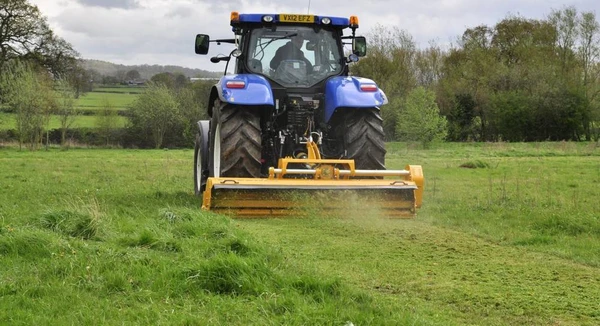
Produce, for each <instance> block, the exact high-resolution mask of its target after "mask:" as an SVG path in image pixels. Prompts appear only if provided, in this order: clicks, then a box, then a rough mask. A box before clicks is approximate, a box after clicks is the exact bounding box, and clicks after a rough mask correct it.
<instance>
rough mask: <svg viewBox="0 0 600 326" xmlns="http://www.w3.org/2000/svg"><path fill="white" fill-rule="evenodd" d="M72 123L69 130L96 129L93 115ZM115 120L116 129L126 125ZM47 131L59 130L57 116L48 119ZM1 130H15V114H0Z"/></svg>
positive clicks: (122, 119) (124, 119)
mask: <svg viewBox="0 0 600 326" xmlns="http://www.w3.org/2000/svg"><path fill="white" fill-rule="evenodd" d="M74 119H75V120H74V122H73V124H72V125H71V127H69V128H70V129H74V128H96V127H97V124H98V123H97V119H98V118H97V117H96V116H93V115H79V116H76V117H75V118H74ZM115 119H116V120H117V127H123V126H125V124H126V123H127V118H126V117H122V116H117V117H116V118H115ZM48 128H49V129H58V128H60V120H59V116H56V115H53V116H51V117H50V123H49V125H48ZM3 129H15V114H14V113H0V130H3Z"/></svg>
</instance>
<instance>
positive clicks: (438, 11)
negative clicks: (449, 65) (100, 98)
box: [30, 0, 600, 71]
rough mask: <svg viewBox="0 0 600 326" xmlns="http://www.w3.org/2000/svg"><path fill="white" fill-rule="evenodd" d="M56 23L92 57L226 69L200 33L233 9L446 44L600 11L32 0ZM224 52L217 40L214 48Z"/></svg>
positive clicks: (582, 0) (429, 4)
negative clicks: (200, 50)
mask: <svg viewBox="0 0 600 326" xmlns="http://www.w3.org/2000/svg"><path fill="white" fill-rule="evenodd" d="M30 2H32V3H33V4H35V5H37V6H38V7H39V8H40V10H41V12H42V13H43V15H44V16H46V17H47V18H48V22H49V24H50V26H51V28H52V29H53V30H54V31H55V32H56V33H57V34H58V35H59V36H61V37H62V38H64V39H65V40H67V41H68V42H70V43H71V44H72V45H73V46H74V47H75V49H76V50H77V51H78V52H79V53H80V54H81V56H82V57H83V58H85V59H98V60H104V61H109V62H113V63H120V64H126V65H133V64H160V65H179V66H184V67H189V68H200V69H205V70H211V71H221V70H222V69H223V68H222V65H223V63H220V64H213V63H211V62H210V61H209V56H198V55H195V54H194V49H193V45H194V37H195V35H196V34H197V33H205V34H209V35H210V36H211V38H213V39H214V38H229V37H231V36H232V33H231V28H230V27H229V14H230V12H231V11H239V12H240V13H306V12H308V11H309V4H310V13H311V14H317V15H331V16H341V17H349V16H350V15H357V16H358V18H359V21H360V28H359V32H360V34H362V35H364V34H368V32H369V31H370V30H371V28H372V27H373V26H375V25H377V24H381V25H384V26H398V27H399V28H401V29H403V30H405V31H407V32H408V33H409V34H411V35H412V36H413V38H414V39H415V41H416V42H417V44H419V45H421V46H426V45H427V44H428V42H429V41H430V40H435V41H436V42H437V43H438V44H441V45H447V44H449V43H450V42H451V41H453V40H455V39H456V38H457V37H458V36H460V35H461V34H462V33H463V32H464V31H465V29H466V28H469V27H474V26H478V25H481V24H485V25H488V26H493V25H494V24H496V23H497V22H499V21H500V20H501V19H503V18H505V17H506V16H507V15H508V14H513V15H520V16H523V17H526V18H534V19H543V18H545V17H546V16H547V15H548V14H549V13H550V12H551V10H552V9H561V8H563V7H565V6H570V5H572V6H575V7H576V8H577V10H578V11H593V12H595V13H596V14H597V15H600V1H599V0H420V1H415V0H363V1H359V0H337V1H330V0H328V1H319V0H279V1H275V0H256V1H250V0H30ZM221 52H222V53H225V52H227V51H225V48H224V47H221V48H220V47H219V46H217V45H216V44H214V43H213V44H211V52H210V53H209V55H216V54H218V53H221Z"/></svg>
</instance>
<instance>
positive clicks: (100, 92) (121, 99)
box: [75, 87, 142, 110]
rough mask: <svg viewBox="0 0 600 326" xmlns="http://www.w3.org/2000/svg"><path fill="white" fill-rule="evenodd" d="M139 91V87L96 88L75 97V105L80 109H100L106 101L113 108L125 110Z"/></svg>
mask: <svg viewBox="0 0 600 326" xmlns="http://www.w3.org/2000/svg"><path fill="white" fill-rule="evenodd" d="M141 92H142V90H141V89H140V88H139V87H111V88H97V89H94V91H93V92H89V93H86V94H84V95H82V96H81V97H80V98H79V99H77V100H76V101H75V106H76V107H77V108H79V109H81V110H101V109H103V108H104V105H105V103H106V101H108V103H110V105H111V107H112V108H113V109H115V110H117V109H118V110H126V109H127V108H128V107H129V106H130V105H131V104H132V103H133V102H134V101H135V100H136V99H137V97H138V95H139V94H140V93H141Z"/></svg>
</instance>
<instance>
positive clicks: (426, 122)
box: [396, 87, 447, 147]
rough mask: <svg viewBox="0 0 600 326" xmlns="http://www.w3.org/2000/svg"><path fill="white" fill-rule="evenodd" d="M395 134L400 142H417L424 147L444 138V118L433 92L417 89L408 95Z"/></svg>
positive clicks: (399, 115) (421, 88) (445, 129)
mask: <svg viewBox="0 0 600 326" xmlns="http://www.w3.org/2000/svg"><path fill="white" fill-rule="evenodd" d="M396 134H397V135H398V136H399V139H400V140H406V141H418V142H421V143H422V144H423V145H424V146H425V147H426V146H428V145H429V144H430V143H431V142H433V141H439V140H443V139H444V137H446V134H447V122H446V118H444V117H443V116H441V115H440V110H439V108H438V106H437V104H436V103H435V93H434V92H432V91H429V90H427V89H425V88H423V87H417V88H415V89H414V90H412V91H411V92H410V93H409V94H408V96H407V98H406V101H405V103H404V106H403V108H402V110H400V113H399V114H398V123H397V124H396Z"/></svg>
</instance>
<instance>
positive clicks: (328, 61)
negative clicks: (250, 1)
mask: <svg viewBox="0 0 600 326" xmlns="http://www.w3.org/2000/svg"><path fill="white" fill-rule="evenodd" d="M231 26H232V27H233V31H234V34H235V38H233V39H221V40H214V41H210V38H209V36H208V35H204V34H199V35H198V36H197V38H196V53H198V54H206V53H207V52H208V44H209V42H217V43H232V44H235V47H236V48H235V49H234V50H233V51H232V52H231V53H230V55H229V56H220V57H214V58H212V59H211V60H212V61H213V62H219V61H229V60H230V59H231V58H232V57H234V58H236V63H235V73H236V74H257V75H262V76H264V77H265V78H267V79H268V80H269V81H270V82H271V84H272V86H273V87H274V88H297V87H298V88H313V87H315V86H318V85H320V84H322V83H323V82H324V81H325V80H327V79H328V78H329V77H333V76H347V75H348V66H347V65H348V63H349V62H354V61H358V57H359V56H364V55H365V52H366V41H365V38H364V37H357V36H355V35H354V34H355V33H354V32H355V30H356V28H357V27H358V18H356V17H355V16H352V17H351V18H350V19H348V18H336V17H323V16H314V15H288V14H280V15H262V14H242V15H240V14H238V13H236V12H233V13H232V15H231ZM348 27H350V28H351V29H352V35H351V36H343V30H344V29H345V28H348ZM345 40H348V41H346V42H345ZM345 44H351V45H352V52H351V53H350V54H349V56H348V57H346V56H345V54H344V45H345ZM226 69H227V67H226Z"/></svg>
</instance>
